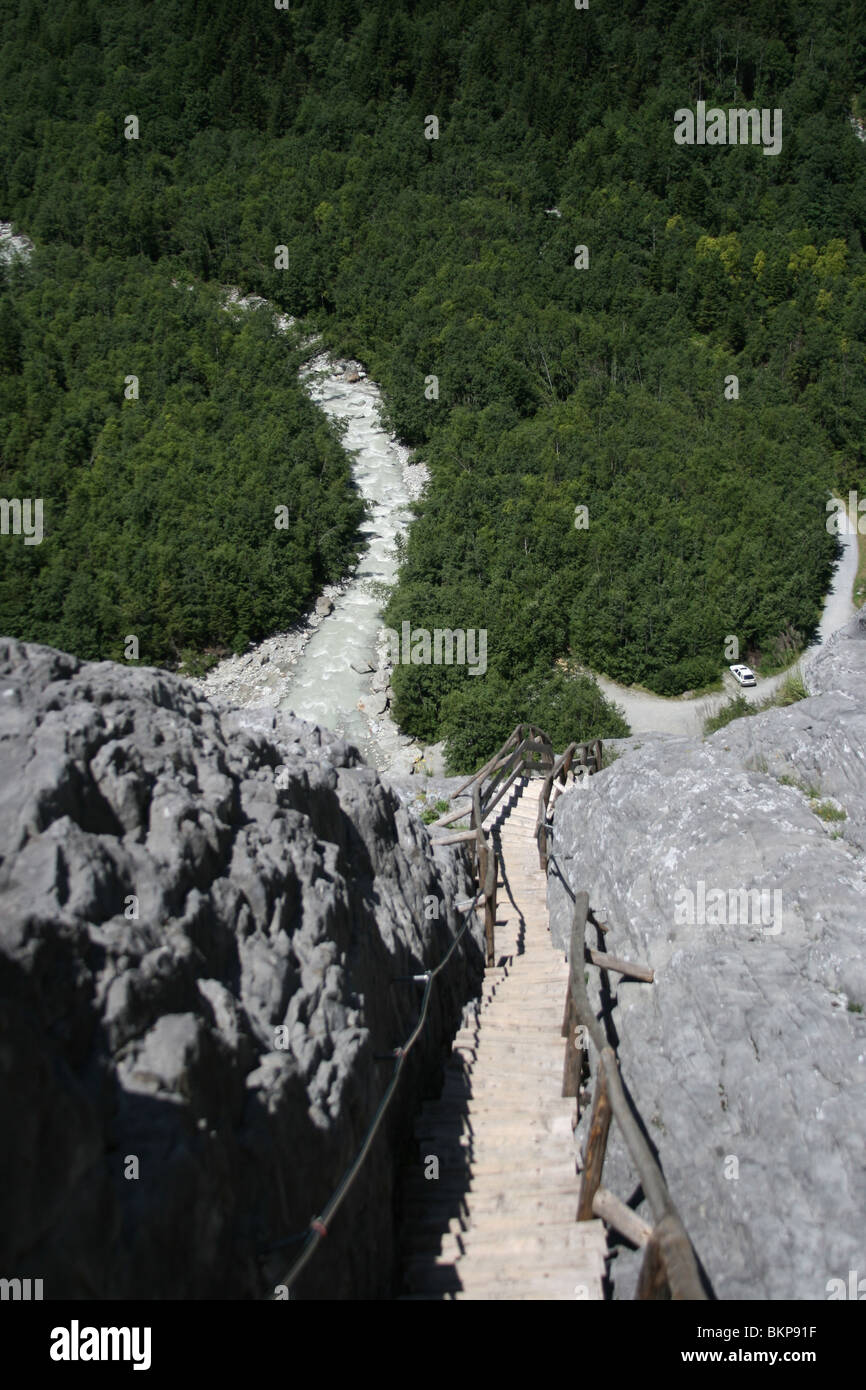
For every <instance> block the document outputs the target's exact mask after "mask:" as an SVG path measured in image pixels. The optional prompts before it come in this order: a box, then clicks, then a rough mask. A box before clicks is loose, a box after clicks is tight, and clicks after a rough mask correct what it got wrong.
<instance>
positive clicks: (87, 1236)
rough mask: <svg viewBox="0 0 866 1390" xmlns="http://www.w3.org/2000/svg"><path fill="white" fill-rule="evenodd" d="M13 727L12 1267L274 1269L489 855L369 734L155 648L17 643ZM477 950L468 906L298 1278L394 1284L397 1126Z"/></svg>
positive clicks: (0, 973)
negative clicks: (154, 663)
mask: <svg viewBox="0 0 866 1390" xmlns="http://www.w3.org/2000/svg"><path fill="white" fill-rule="evenodd" d="M0 731H2V738H0V788H2V790H0V856H2V862H0V914H2V924H0V1073H2V1077H0V1133H2V1134H3V1136H4V1137H3V1144H2V1150H0V1273H2V1274H3V1275H4V1277H15V1276H18V1277H28V1276H30V1277H34V1278H42V1279H43V1280H44V1289H45V1297H46V1298H51V1297H73V1298H74V1297H84V1298H135V1297H145V1298H148V1297H154V1298H214V1297H224V1298H254V1297H268V1296H270V1295H272V1293H273V1286H274V1284H275V1283H276V1282H277V1281H278V1280H279V1278H280V1275H281V1273H282V1272H283V1271H284V1270H285V1269H286V1268H287V1266H288V1265H289V1264H290V1263H291V1260H292V1258H293V1257H294V1255H295V1254H296V1253H297V1251H298V1250H299V1248H300V1244H299V1242H297V1241H295V1242H294V1243H289V1244H287V1245H285V1246H283V1247H282V1248H281V1249H280V1250H278V1251H277V1252H274V1251H273V1250H272V1247H273V1246H274V1245H275V1244H276V1243H278V1242H280V1241H281V1240H285V1239H286V1238H288V1237H292V1236H294V1235H296V1234H297V1233H299V1232H302V1231H304V1229H305V1228H306V1226H307V1224H308V1222H309V1220H310V1218H311V1216H313V1215H315V1214H316V1213H318V1211H319V1210H320V1209H321V1207H322V1205H323V1204H324V1202H325V1201H326V1199H327V1198H328V1197H329V1196H330V1194H331V1191H332V1189H333V1187H334V1186H335V1185H336V1182H337V1181H338V1179H339V1177H340V1176H341V1174H342V1173H343V1171H344V1169H345V1167H346V1166H347V1165H348V1163H349V1162H350V1161H351V1159H352V1158H353V1157H354V1155H355V1152H356V1151H357V1148H358V1146H359V1143H360V1141H361V1138H362V1135H363V1133H364V1131H365V1129H366V1126H367V1124H368V1122H369V1120H370V1118H371V1117H372V1115H373V1112H374V1110H375V1108H376V1105H377V1103H378V1101H379V1099H380V1097H381V1095H382V1092H383V1090H384V1087H385V1085H386V1084H387V1081H388V1080H389V1079H390V1076H391V1074H392V1066H393V1064H392V1063H391V1062H390V1061H387V1060H386V1061H382V1060H377V1054H383V1053H388V1052H390V1051H391V1049H393V1048H394V1046H395V1045H397V1044H398V1043H400V1042H402V1041H403V1040H404V1039H405V1038H406V1037H407V1036H408V1034H409V1032H410V1031H411V1028H412V1026H413V1025H414V1022H415V1020H416V1017H417V1009H418V1004H419V1002H420V987H419V986H417V985H413V984H407V983H405V982H395V977H397V976H404V975H408V974H413V973H418V972H420V971H422V970H424V969H426V968H428V967H430V966H432V965H435V964H436V963H438V961H439V960H440V959H441V958H442V956H443V955H444V953H445V951H446V950H447V948H448V945H449V944H450V942H451V941H452V940H453V937H454V934H455V932H456V931H457V929H458V927H459V926H460V924H461V923H462V920H463V919H462V917H461V916H460V915H459V914H458V912H457V910H456V906H455V904H456V902H457V901H458V900H459V899H460V898H464V897H466V896H467V895H468V894H469V892H470V891H471V887H470V882H469V880H468V878H467V877H466V876H465V874H464V873H463V871H462V869H461V868H460V867H459V864H458V862H457V861H456V860H455V858H454V856H453V853H448V852H447V851H446V852H445V854H443V855H442V857H441V858H439V857H436V856H434V852H433V850H432V847H431V844H430V841H429V838H428V836H427V834H426V832H425V831H424V830H423V828H422V827H421V826H420V825H419V823H418V821H417V820H416V819H415V818H414V817H412V816H411V815H410V814H409V812H408V811H407V810H406V809H405V808H404V807H402V806H401V805H400V802H399V799H398V798H397V797H396V796H395V794H394V793H393V792H392V791H390V790H389V789H388V788H387V787H385V786H384V785H383V784H382V783H381V782H380V780H379V778H378V776H377V775H376V773H374V772H373V771H371V770H370V769H368V768H367V767H365V766H364V765H363V764H362V763H361V761H360V759H359V757H358V755H357V753H356V752H355V750H354V749H352V748H351V747H349V746H348V745H346V744H345V743H342V742H340V741H338V740H335V739H333V738H331V737H330V736H329V735H327V734H326V733H323V732H322V731H321V730H318V729H316V728H313V727H312V726H310V725H306V724H303V723H301V722H299V721H296V720H294V719H292V718H289V717H285V716H280V715H277V714H274V713H269V712H241V711H236V712H233V713H225V712H224V713H222V714H219V713H218V712H217V711H216V710H214V709H213V708H212V707H211V706H210V705H209V704H208V703H207V702H206V701H205V700H204V699H203V697H201V696H200V695H198V694H197V693H196V692H195V691H194V690H193V689H192V688H191V687H190V686H189V685H188V684H187V683H185V682H183V681H181V680H178V679H175V678H173V677H171V676H168V675H166V674H164V673H160V672H156V671H152V670H143V669H142V670H131V669H126V668H124V667H121V666H117V665H114V664H111V663H100V664H90V665H85V664H82V663H80V662H78V661H77V660H75V659H74V658H72V657H70V656H66V655H64V654H62V653H60V652H56V651H53V650H50V649H48V648H44V647H39V646H32V645H27V646H25V645H21V644H19V643H16V642H12V641H3V642H0ZM440 853H442V852H440ZM473 930H474V928H473ZM481 970H482V957H481V953H480V949H479V944H478V941H477V940H476V939H475V938H473V937H472V936H471V935H470V934H469V933H467V935H466V936H465V937H464V939H463V943H462V944H461V947H460V948H459V949H458V951H457V952H456V953H455V956H454V957H453V958H452V961H451V963H450V964H449V966H448V968H447V969H446V971H444V972H443V973H442V975H440V976H439V979H438V982H437V987H436V989H435V991H434V993H433V997H432V1001H431V1013H430V1018H429V1022H428V1025H427V1027H426V1029H425V1031H424V1033H423V1035H422V1038H421V1040H420V1042H419V1044H418V1046H417V1047H416V1049H415V1050H414V1051H413V1053H412V1054H411V1055H410V1057H409V1059H408V1061H407V1064H406V1069H405V1071H404V1073H403V1076H402V1078H401V1081H400V1087H399V1090H398V1093H397V1098H396V1101H395V1104H394V1105H393V1106H392V1107H391V1110H390V1111H389V1114H388V1119H387V1121H386V1124H385V1125H384V1127H383V1129H382V1131H381V1132H380V1137H379V1139H378V1140H377V1142H376V1144H375V1146H374V1150H373V1151H372V1152H371V1153H370V1154H369V1156H368V1159H367V1162H366V1163H365V1165H364V1168H363V1169H362V1171H361V1174H360V1177H359V1179H358V1181H357V1183H356V1184H355V1186H354V1187H353V1189H352V1192H351V1194H350V1196H349V1198H348V1199H347V1201H346V1204H345V1206H344V1207H343V1208H342V1210H341V1212H340V1214H339V1215H338V1217H337V1218H336V1220H335V1222H334V1225H333V1228H332V1230H331V1232H330V1234H329V1236H328V1238H327V1240H326V1241H324V1242H323V1243H322V1245H321V1246H320V1248H319V1250H318V1251H317V1252H316V1254H315V1256H314V1257H313V1259H312V1261H311V1262H310V1264H309V1265H308V1268H307V1272H306V1273H305V1274H304V1276H303V1277H302V1280H301V1281H300V1283H299V1284H298V1287H297V1290H296V1293H297V1296H300V1297H325V1298H352V1297H382V1296H388V1294H389V1293H390V1291H391V1278H392V1271H393V1266H394V1227H393V1216H392V1182H393V1175H394V1172H395V1165H396V1164H397V1162H398V1161H399V1157H400V1145H401V1142H402V1140H403V1138H404V1136H405V1135H406V1133H407V1130H408V1128H409V1122H410V1118H411V1114H412V1113H413V1111H414V1110H415V1108H416V1107H417V1105H418V1103H419V1095H420V1094H421V1093H423V1092H425V1090H426V1093H428V1094H429V1093H432V1092H433V1091H434V1090H435V1079H436V1075H437V1072H438V1066H439V1063H440V1059H441V1057H442V1055H443V1052H444V1050H445V1049H446V1047H447V1045H448V1043H449V1041H450V1037H451V1035H452V1033H453V1031H454V1029H455V1028H456V1026H457V1023H458V1021H459V1018H460V1015H461V1009H462V1006H463V1004H464V1001H465V999H466V997H467V995H468V993H469V992H471V991H474V989H475V988H476V987H477V983H478V980H479V978H480V974H481ZM269 1250H270V1253H268V1252H269Z"/></svg>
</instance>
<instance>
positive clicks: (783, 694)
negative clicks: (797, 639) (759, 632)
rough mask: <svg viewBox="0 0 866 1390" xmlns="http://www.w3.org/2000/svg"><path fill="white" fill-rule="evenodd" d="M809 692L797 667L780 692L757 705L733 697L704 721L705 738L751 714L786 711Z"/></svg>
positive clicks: (781, 686)
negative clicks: (765, 711) (773, 710)
mask: <svg viewBox="0 0 866 1390" xmlns="http://www.w3.org/2000/svg"><path fill="white" fill-rule="evenodd" d="M808 698H809V690H808V688H807V686H806V682H805V680H804V679H803V672H802V671H801V670H800V668H799V666H797V667H795V668H794V670H793V671H791V672H790V674H789V675H787V676H786V677H785V679H784V680H783V681H782V683H781V685H780V686H779V688H778V690H776V691H774V692H773V694H772V695H768V696H767V697H766V699H764V700H759V701H758V702H757V704H752V703H751V701H749V700H747V699H746V697H745V695H733V696H732V697H731V699H730V700H728V702H727V704H724V705H722V707H721V709H717V710H716V712H715V714H711V715H709V716H708V718H707V719H705V720H704V737H705V738H706V737H707V736H708V735H709V734H714V733H716V732H717V731H718V730H719V729H723V728H724V727H725V725H726V724H730V723H731V722H732V721H733V720H734V719H743V718H745V717H747V716H748V715H751V714H762V713H763V712H764V710H767V709H785V708H787V706H788V705H794V704H796V703H797V701H798V700H807V699H808Z"/></svg>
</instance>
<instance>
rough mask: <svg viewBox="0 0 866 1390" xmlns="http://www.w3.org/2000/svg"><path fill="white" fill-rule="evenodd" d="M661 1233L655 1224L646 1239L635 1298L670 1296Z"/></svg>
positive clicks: (664, 1297)
mask: <svg viewBox="0 0 866 1390" xmlns="http://www.w3.org/2000/svg"><path fill="white" fill-rule="evenodd" d="M661 1235H662V1233H661V1232H660V1230H659V1228H658V1226H656V1227H655V1229H654V1230H653V1233H652V1235H651V1236H650V1238H649V1240H648V1241H647V1245H646V1250H645V1251H644V1257H643V1261H642V1263H641V1267H640V1274H639V1275H638V1281H637V1289H636V1290H635V1295H634V1296H635V1298H636V1299H667V1298H670V1296H671V1291H670V1286H669V1285H668V1280H667V1271H666V1269H665V1261H664V1255H663V1252H662V1240H661Z"/></svg>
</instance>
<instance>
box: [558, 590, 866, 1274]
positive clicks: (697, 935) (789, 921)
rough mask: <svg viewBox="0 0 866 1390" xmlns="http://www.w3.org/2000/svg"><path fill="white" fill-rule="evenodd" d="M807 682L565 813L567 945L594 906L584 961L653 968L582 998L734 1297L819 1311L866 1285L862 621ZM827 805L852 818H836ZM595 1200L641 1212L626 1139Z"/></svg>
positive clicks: (617, 1265) (691, 1222) (662, 748)
mask: <svg viewBox="0 0 866 1390" xmlns="http://www.w3.org/2000/svg"><path fill="white" fill-rule="evenodd" d="M809 681H810V688H811V690H812V691H814V693H813V694H812V696H811V698H810V699H808V700H805V701H803V702H801V703H799V704H797V705H794V706H791V707H790V708H788V709H784V710H782V709H775V710H770V711H767V712H765V713H764V714H761V715H756V716H753V717H749V718H744V719H739V720H737V721H735V722H734V723H732V724H730V725H728V726H727V727H726V728H723V729H721V730H719V731H718V733H716V734H714V735H713V736H712V737H711V738H708V739H706V740H704V741H700V740H691V739H688V738H677V737H663V738H662V737H659V738H653V737H651V738H646V739H634V740H628V741H623V744H622V745H621V750H620V751H621V756H620V757H619V759H618V760H617V761H616V762H614V763H613V765H612V766H610V767H609V768H607V769H606V770H605V771H604V772H602V773H600V774H598V775H597V776H596V777H594V778H591V779H590V780H589V782H588V784H587V785H586V786H585V787H584V788H582V789H578V788H577V787H575V789H573V790H569V791H568V792H566V793H565V794H564V795H563V796H562V797H561V798H560V799H559V801H558V803H557V806H556V810H555V814H554V835H553V849H554V854H553V860H552V864H551V871H550V875H549V878H548V898H549V902H550V905H551V931H552V936H553V939H554V942H555V945H556V947H557V948H558V949H560V950H563V949H565V946H566V942H567V940H568V937H569V935H570V923H571V902H572V898H573V895H574V893H575V892H576V891H578V890H580V889H586V890H587V891H588V892H589V895H590V904H591V908H592V910H593V913H594V915H595V916H596V917H597V918H598V919H600V920H602V921H605V922H607V923H608V924H609V927H610V930H609V933H608V935H607V937H606V938H605V940H604V944H603V945H602V943H601V936H600V933H597V932H596V930H595V929H594V928H590V929H589V930H588V934H587V939H588V944H589V945H591V946H595V947H601V948H602V949H607V950H609V951H611V952H614V953H616V954H618V955H621V956H625V957H628V958H630V959H632V960H637V961H643V962H646V963H647V964H649V965H651V966H652V967H653V969H654V970H655V982H654V983H653V984H639V983H635V982H629V981H625V980H622V979H621V978H620V977H619V976H618V975H613V974H611V975H610V977H609V984H610V993H607V992H602V988H601V986H602V984H603V980H602V977H601V974H600V972H599V970H598V969H597V968H595V967H592V966H588V967H587V970H588V974H589V989H590V997H591V998H592V999H593V1001H594V1004H595V1006H596V1008H597V1011H598V1015H599V1017H600V1018H602V1019H604V1020H606V1026H607V1028H608V1031H609V1035H610V1036H612V1037H613V1038H615V1039H618V1052H619V1057H620V1060H621V1068H622V1074H623V1078H624V1081H625V1083H626V1085H627V1087H628V1089H629V1091H630V1093H631V1095H632V1097H633V1099H634V1101H635V1104H636V1105H637V1108H638V1110H639V1112H640V1115H641V1117H642V1119H643V1122H644V1125H645V1127H646V1132H647V1135H648V1137H649V1138H650V1140H651V1142H652V1143H653V1144H654V1145H655V1147H656V1149H657V1152H658V1156H659V1158H660V1161H661V1164H662V1168H663V1171H664V1173H665V1176H666V1179H667V1182H668V1186H669V1188H670V1191H671V1194H672V1196H673V1199H674V1202H675V1203H676V1204H677V1206H678V1208H679V1211H680V1214H681V1215H682V1217H683V1219H684V1221H685V1224H686V1227H687V1229H688V1231H689V1234H690V1236H691V1238H692V1241H693V1243H694V1245H695V1248H696V1250H697V1253H698V1255H699V1257H700V1258H701V1260H702V1262H703V1264H704V1267H705V1269H706V1271H707V1274H708V1276H709V1278H710V1280H711V1282H712V1285H713V1287H714V1289H715V1292H716V1294H717V1295H718V1296H719V1297H721V1298H726V1299H730V1298H747V1299H824V1298H826V1297H827V1284H828V1281H829V1280H831V1279H833V1278H842V1279H843V1280H846V1281H847V1278H848V1272H849V1270H853V1269H859V1270H861V1271H862V1270H863V1269H864V1268H866V1248H864V1243H863V1242H864V1230H866V1165H864V1158H863V1155H864V1151H866V1015H864V1014H863V1013H862V1012H860V1010H861V1009H863V1008H866V951H864V946H866V906H864V905H866V858H864V848H866V695H864V692H866V628H864V623H863V619H862V617H861V618H860V619H855V620H854V621H853V622H852V623H851V624H850V625H849V627H848V628H847V629H845V630H843V632H842V633H840V634H839V635H838V636H837V638H836V639H834V641H832V642H831V643H830V644H829V645H828V647H827V648H826V649H825V650H824V651H823V652H822V653H821V655H820V656H819V657H818V658H816V660H815V661H814V663H813V664H812V666H811V667H810V671H809ZM637 745H640V746H637ZM827 798H831V799H833V800H832V801H831V804H836V805H839V804H841V805H842V806H843V807H844V808H845V810H846V812H847V818H846V819H845V820H838V821H837V820H827V819H826V818H825V816H826V810H827V808H826V806H825V805H824V804H823V803H824V801H825V799H827ZM585 1122H586V1121H585V1119H584V1121H582V1124H583V1125H585ZM604 1182H605V1185H606V1186H608V1187H610V1188H612V1190H613V1191H615V1192H616V1193H617V1194H618V1195H619V1196H620V1197H622V1198H623V1199H624V1200H629V1199H630V1198H633V1197H634V1195H635V1191H636V1186H637V1180H636V1174H635V1171H634V1168H633V1166H632V1164H631V1161H630V1160H629V1158H628V1156H627V1154H626V1153H625V1151H624V1148H623V1145H622V1143H621V1141H620V1139H619V1137H618V1135H617V1134H616V1131H615V1127H614V1130H613V1131H612V1141H611V1145H610V1148H609V1156H608V1159H607V1163H606V1167H605V1176H604ZM640 1209H641V1211H642V1212H643V1213H644V1214H647V1216H648V1213H647V1209H646V1204H645V1203H643V1204H642V1205H641V1208H640ZM648 1219H650V1218H649V1216H648ZM637 1267H638V1258H637V1256H636V1255H634V1254H632V1253H631V1252H626V1249H625V1248H623V1250H622V1251H621V1252H620V1254H619V1256H618V1258H617V1259H616V1260H615V1261H614V1263H613V1265H612V1277H613V1280H614V1284H615V1296H617V1297H626V1298H629V1297H632V1296H633V1291H634V1286H635V1280H636V1271H637Z"/></svg>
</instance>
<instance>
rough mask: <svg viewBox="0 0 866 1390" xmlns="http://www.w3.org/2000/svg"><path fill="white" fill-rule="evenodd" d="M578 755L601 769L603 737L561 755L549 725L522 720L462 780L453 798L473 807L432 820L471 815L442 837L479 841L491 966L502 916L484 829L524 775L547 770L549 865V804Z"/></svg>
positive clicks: (542, 853)
mask: <svg viewBox="0 0 866 1390" xmlns="http://www.w3.org/2000/svg"><path fill="white" fill-rule="evenodd" d="M575 754H577V756H578V758H579V761H580V764H581V766H583V767H586V768H587V770H588V771H590V772H597V771H599V770H600V768H601V762H602V745H601V740H600V739H592V740H591V741H590V742H588V743H570V744H569V746H568V748H566V750H565V752H564V753H562V754H561V755H560V756H559V757H558V758H557V757H555V755H554V752H553V744H552V743H551V741H550V739H549V738H548V736H547V734H546V733H545V732H544V730H543V729H539V728H537V727H536V725H535V724H518V725H517V728H516V729H513V730H512V732H511V733H510V734H509V736H508V738H507V739H506V740H505V742H504V743H503V745H502V747H501V748H500V749H499V750H498V751H497V752H496V753H494V754H493V757H492V758H489V759H488V760H487V762H486V763H485V764H484V766H483V767H482V768H480V769H479V771H478V772H476V773H473V775H472V776H471V777H468V778H467V779H466V781H465V782H461V784H460V786H459V787H458V788H457V790H456V791H455V792H452V794H451V800H452V801H457V800H459V799H462V800H466V799H468V800H469V802H470V805H469V807H458V808H456V809H455V810H453V811H448V812H446V814H445V815H444V816H440V817H439V819H438V820H436V821H434V822H433V824H432V825H431V827H430V829H431V830H444V829H445V828H446V827H447V826H450V825H453V824H454V822H455V821H459V820H462V818H463V817H464V816H468V817H469V829H467V830H455V831H452V832H451V833H449V834H447V835H443V836H441V838H439V839H438V840H437V844H440V845H457V844H466V843H471V844H474V846H475V863H476V869H477V873H478V883H479V888H480V889H481V891H483V893H484V936H485V947H486V959H487V965H488V966H491V965H493V964H494V961H495V942H494V923H495V920H496V880H497V864H496V852H495V850H494V848H493V846H492V845H491V843H490V841H489V840H488V838H487V836H486V835H485V833H484V821H485V820H486V818H487V817H488V816H489V814H490V812H491V811H492V809H493V807H494V806H496V805H497V804H498V803H499V802H500V801H501V800H502V798H503V797H504V796H505V794H506V792H507V791H508V789H509V788H510V787H511V786H512V785H513V783H514V782H515V781H516V780H517V778H518V777H520V776H522V775H526V774H527V773H529V774H530V775H531V774H532V773H537V772H543V773H544V784H543V787H542V791H541V794H540V796H539V801H538V826H537V827H536V832H535V838H536V843H537V844H538V856H539V864H540V866H541V868H542V869H544V870H546V869H547V829H548V827H547V805H548V802H549V800H550V793H551V788H552V787H553V783H554V781H555V780H556V779H557V778H558V779H559V781H560V782H561V783H562V784H563V785H564V784H565V780H566V777H567V776H568V772H569V770H570V768H571V765H572V762H573V760H574V757H575Z"/></svg>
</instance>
